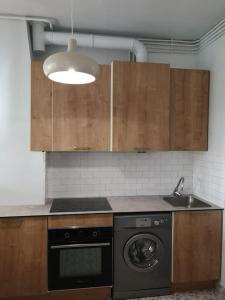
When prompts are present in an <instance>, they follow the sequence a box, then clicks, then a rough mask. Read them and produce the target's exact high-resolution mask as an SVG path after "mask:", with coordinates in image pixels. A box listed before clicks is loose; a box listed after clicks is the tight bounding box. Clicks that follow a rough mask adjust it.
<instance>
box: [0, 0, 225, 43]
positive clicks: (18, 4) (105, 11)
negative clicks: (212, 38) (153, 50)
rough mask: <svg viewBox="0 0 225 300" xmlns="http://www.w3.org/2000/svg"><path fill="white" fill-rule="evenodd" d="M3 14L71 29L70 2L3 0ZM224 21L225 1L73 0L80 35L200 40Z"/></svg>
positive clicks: (64, 0)
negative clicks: (49, 20) (40, 19)
mask: <svg viewBox="0 0 225 300" xmlns="http://www.w3.org/2000/svg"><path fill="white" fill-rule="evenodd" d="M0 13H4V14H19V15H32V16H41V17H51V18H55V19H57V21H58V25H59V26H60V27H61V26H62V27H69V26H70V0H16V1H15V0H0ZM223 18H225V0H74V25H75V28H76V29H78V30H80V31H88V32H93V33H96V32H98V33H110V34H121V35H123V34H124V35H132V36H136V37H153V38H173V39H190V40H191V39H197V38H199V37H201V36H202V35H203V34H204V33H206V32H207V31H208V30H209V29H210V28H211V27H213V26H214V25H215V24H216V23H218V22H219V21H220V20H222V19H223Z"/></svg>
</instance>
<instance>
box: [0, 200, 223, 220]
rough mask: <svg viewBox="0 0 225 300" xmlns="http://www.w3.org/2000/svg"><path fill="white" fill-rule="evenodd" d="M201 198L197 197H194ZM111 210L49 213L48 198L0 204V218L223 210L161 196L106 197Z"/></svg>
mask: <svg viewBox="0 0 225 300" xmlns="http://www.w3.org/2000/svg"><path fill="white" fill-rule="evenodd" d="M196 198H198V199H201V198H199V197H196ZM107 199H108V201H109V203H110V205H111V207H112V211H85V212H69V213H64V212H63V213H50V207H51V203H52V201H51V200H50V199H48V201H47V203H46V204H45V205H20V206H13V205H11V206H10V205H8V206H5V205H4V206H3V205H2V206H1V205H0V218H6V217H23V216H27V217H28V216H50V215H51V216H52V215H75V214H90V213H92V214H93V213H138V212H146V213H151V212H171V211H189V210H192V211H193V210H223V208H222V207H219V206H217V205H214V204H213V203H211V202H209V201H206V200H204V199H201V200H203V201H204V202H206V203H209V204H210V205H211V207H205V208H202V207H201V208H188V209H187V208H184V207H174V206H172V205H170V204H168V203H167V202H165V201H164V200H163V196H126V197H125V196H123V197H122V196H121V197H115V196H114V197H107Z"/></svg>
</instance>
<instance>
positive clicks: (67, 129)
mask: <svg viewBox="0 0 225 300" xmlns="http://www.w3.org/2000/svg"><path fill="white" fill-rule="evenodd" d="M109 100H110V66H106V65H102V66H101V71H100V76H99V78H98V80H97V81H96V82H94V83H91V84H85V85H64V84H59V83H53V151H76V150H77V151H108V150H109Z"/></svg>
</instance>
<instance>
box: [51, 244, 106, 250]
mask: <svg viewBox="0 0 225 300" xmlns="http://www.w3.org/2000/svg"><path fill="white" fill-rule="evenodd" d="M110 245H111V244H110V243H92V244H68V245H56V246H50V248H51V249H66V248H89V247H106V246H110Z"/></svg>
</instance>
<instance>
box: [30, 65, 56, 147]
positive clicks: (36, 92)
mask: <svg viewBox="0 0 225 300" xmlns="http://www.w3.org/2000/svg"><path fill="white" fill-rule="evenodd" d="M42 65H43V63H42V62H41V61H33V62H32V64H31V150H33V151H52V81H51V80H49V79H48V78H47V77H46V76H45V75H44V72H43V66H42Z"/></svg>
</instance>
